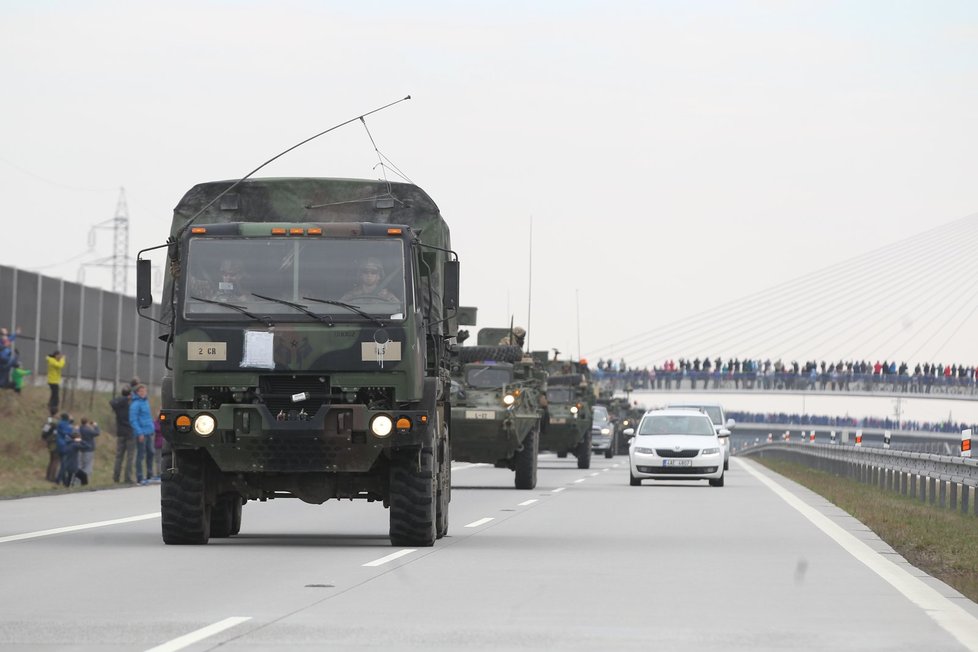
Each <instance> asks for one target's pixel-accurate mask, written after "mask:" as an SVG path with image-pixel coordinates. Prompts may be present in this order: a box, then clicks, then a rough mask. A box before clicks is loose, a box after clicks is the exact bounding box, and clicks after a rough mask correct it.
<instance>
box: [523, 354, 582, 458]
mask: <svg viewBox="0 0 978 652" xmlns="http://www.w3.org/2000/svg"><path fill="white" fill-rule="evenodd" d="M539 353H541V354H542V355H543V357H546V353H545V352H539ZM536 354H537V352H535V355H536ZM547 364H548V372H549V373H548V376H547V406H548V408H547V409H548V411H549V422H548V423H547V426H546V428H544V431H543V435H542V436H541V438H540V449H541V450H551V451H555V452H556V453H557V457H560V458H564V457H567V454H568V453H571V454H573V455H574V456H575V457H576V458H577V468H579V469H589V468H591V425H592V423H591V422H592V416H591V408H592V407H593V405H594V398H595V396H594V387H593V385H592V383H591V374H590V371H589V370H588V366H587V362H584V361H558V360H551V361H549V362H548V363H547Z"/></svg>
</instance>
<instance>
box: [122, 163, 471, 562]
mask: <svg viewBox="0 0 978 652" xmlns="http://www.w3.org/2000/svg"><path fill="white" fill-rule="evenodd" d="M163 246H165V247H166V250H167V256H168V263H169V270H168V271H169V275H168V276H167V278H166V280H165V284H164V289H163V301H162V309H161V311H160V319H159V320H158V321H159V323H160V324H161V328H162V331H163V333H164V334H163V338H162V339H165V341H166V343H167V351H166V355H167V358H166V360H167V369H166V372H165V376H164V378H163V382H162V409H161V410H160V414H159V418H160V423H161V426H162V432H163V437H164V439H165V445H164V449H163V469H164V472H163V475H162V486H161V508H162V530H163V540H164V541H165V542H166V543H168V544H203V543H207V541H208V539H210V538H211V537H227V536H230V535H233V534H236V533H237V532H238V530H239V528H240V527H241V512H242V503H243V502H245V501H249V500H261V501H265V500H271V499H277V498H285V497H290V498H298V499H300V500H303V501H305V502H308V503H314V504H320V503H323V502H325V501H327V500H329V499H358V500H366V501H370V502H373V501H376V502H380V503H382V504H383V505H384V506H385V507H388V508H389V510H390V540H391V543H392V544H393V545H396V546H430V545H432V544H433V543H434V541H435V539H436V538H439V537H442V536H444V535H445V533H446V532H447V529H448V507H449V500H450V488H451V476H450V470H451V466H450V460H451V452H450V450H449V421H450V415H449V411H448V397H449V394H450V380H449V369H450V367H451V365H452V362H453V353H452V351H453V349H454V347H453V346H452V343H453V341H454V337H455V335H456V333H457V328H458V326H457V322H456V318H455V315H456V309H457V303H458V261H457V257H456V256H455V254H454V252H452V251H451V243H450V234H449V228H448V225H447V224H446V223H445V221H444V220H443V219H442V216H441V214H440V212H439V210H438V207H437V206H436V205H435V203H434V202H433V201H432V200H431V198H430V197H429V196H428V195H427V194H426V193H425V192H424V191H423V190H422V189H421V188H419V187H417V186H415V185H412V184H407V183H387V182H386V181H370V180H356V179H330V178H269V179H247V178H246V179H245V180H239V181H236V182H232V181H221V182H208V183H202V184H199V185H197V186H195V187H193V188H192V189H191V190H190V191H189V192H187V194H186V195H185V196H184V197H183V199H181V200H180V203H179V204H178V205H177V206H176V209H175V210H174V215H173V221H172V225H171V229H170V238H169V240H168V241H167V244H166V245H163ZM145 251H149V249H147V250H143V252H140V259H139V261H138V263H137V305H138V306H139V309H140V311H141V312H143V311H146V310H147V309H148V308H150V307H151V306H152V295H151V292H150V274H151V261H150V260H148V259H143V258H142V255H143V253H144V252H145ZM227 261H233V262H234V263H235V264H234V265H227V264H226V262H227ZM368 268H369V269H368ZM377 276H379V279H378V278H376V277H377ZM368 281H369V282H368Z"/></svg>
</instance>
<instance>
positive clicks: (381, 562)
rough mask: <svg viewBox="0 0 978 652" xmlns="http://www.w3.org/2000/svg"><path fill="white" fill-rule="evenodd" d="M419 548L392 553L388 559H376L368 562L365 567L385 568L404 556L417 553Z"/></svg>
mask: <svg viewBox="0 0 978 652" xmlns="http://www.w3.org/2000/svg"><path fill="white" fill-rule="evenodd" d="M417 551H418V549H417V548H405V549H404V550H398V551H397V552H392V553H391V554H389V555H387V556H386V557H381V558H380V559H374V560H373V561H368V562H367V563H366V564H364V566H383V565H384V564H386V563H388V562H392V561H394V560H395V559H400V558H401V557H403V556H404V555H410V554H411V553H412V552H417Z"/></svg>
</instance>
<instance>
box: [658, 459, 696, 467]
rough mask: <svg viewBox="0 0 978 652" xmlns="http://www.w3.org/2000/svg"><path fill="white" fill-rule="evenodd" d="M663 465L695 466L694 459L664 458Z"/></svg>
mask: <svg viewBox="0 0 978 652" xmlns="http://www.w3.org/2000/svg"><path fill="white" fill-rule="evenodd" d="M662 466H693V460H662Z"/></svg>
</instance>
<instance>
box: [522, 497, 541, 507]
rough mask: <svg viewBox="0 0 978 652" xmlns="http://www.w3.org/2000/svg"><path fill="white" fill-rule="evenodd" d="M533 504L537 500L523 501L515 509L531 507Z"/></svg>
mask: <svg viewBox="0 0 978 652" xmlns="http://www.w3.org/2000/svg"><path fill="white" fill-rule="evenodd" d="M535 502H537V499H536V498H531V499H529V500H524V501H523V502H521V503H520V504H519V505H517V507H526V506H527V505H532V504H533V503H535Z"/></svg>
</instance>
